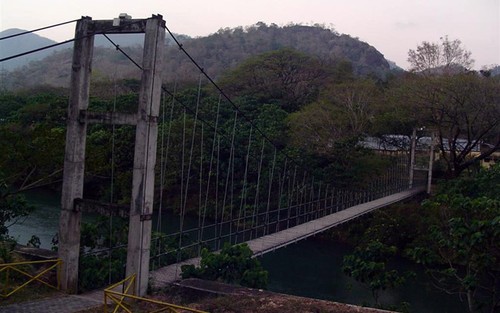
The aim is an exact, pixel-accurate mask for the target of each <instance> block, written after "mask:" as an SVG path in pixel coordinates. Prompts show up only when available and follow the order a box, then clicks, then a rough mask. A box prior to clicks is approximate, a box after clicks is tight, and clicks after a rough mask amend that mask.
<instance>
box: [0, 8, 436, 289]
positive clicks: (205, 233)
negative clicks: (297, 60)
mask: <svg viewBox="0 0 500 313" xmlns="http://www.w3.org/2000/svg"><path fill="white" fill-rule="evenodd" d="M70 22H76V32H75V37H74V38H72V39H70V40H67V41H65V42H63V43H68V42H74V50H73V61H72V75H71V82H70V88H71V94H70V100H69V110H68V119H67V137H66V154H65V161H64V176H63V185H62V200H61V206H62V209H61V215H60V230H59V250H58V251H59V256H60V258H61V259H62V260H63V262H64V263H63V264H64V266H63V271H62V278H63V280H62V286H63V289H65V290H66V291H68V292H76V291H77V290H78V287H77V285H78V270H79V269H78V264H79V258H80V251H81V247H80V223H81V215H82V213H83V214H85V213H86V212H98V213H101V214H103V215H105V216H108V217H109V220H110V237H112V235H113V219H116V218H117V217H116V216H121V217H127V218H128V219H129V222H128V225H129V226H128V240H127V242H126V243H125V244H124V245H122V246H112V247H111V246H110V247H109V249H108V250H105V251H103V250H100V251H87V252H88V253H96V254H101V255H102V254H107V255H109V258H110V259H111V258H112V257H113V256H112V255H113V254H112V251H113V250H115V249H125V248H126V251H127V260H126V274H127V276H128V275H130V274H137V277H138V281H139V284H138V294H140V295H143V294H145V292H146V289H147V284H148V278H149V277H150V275H151V276H152V277H153V279H154V282H155V283H156V284H157V285H161V284H163V283H167V282H171V281H173V280H175V279H177V278H178V277H179V274H180V266H181V265H182V264H195V263H197V262H199V256H200V251H201V250H202V249H203V248H206V249H209V250H211V251H217V250H219V249H221V247H222V246H223V245H224V244H226V243H229V244H237V243H243V242H246V243H247V244H248V245H249V247H250V248H251V249H252V251H253V252H254V254H255V255H256V256H258V255H262V254H265V253H267V252H270V251H274V250H276V249H278V248H281V247H284V246H287V245H289V244H292V243H294V242H297V241H298V240H302V239H304V238H307V237H309V236H313V235H315V234H318V233H320V232H323V231H325V230H327V229H329V228H331V227H334V226H336V225H339V224H341V223H344V222H346V221H349V220H352V219H355V218H357V217H359V216H361V215H363V214H366V213H368V212H371V211H373V210H375V209H378V208H382V207H385V206H388V205H390V204H393V203H396V202H400V201H404V200H406V199H408V198H410V197H413V196H415V195H416V194H418V193H421V192H423V191H425V188H426V185H427V184H428V182H429V180H428V179H429V177H419V176H418V175H416V174H415V173H416V172H415V171H414V169H415V137H414V138H413V140H412V144H411V147H407V148H402V149H401V150H399V151H394V152H393V153H392V154H390V155H385V156H377V157H380V158H381V159H383V160H384V162H383V164H384V165H383V166H381V167H380V168H377V169H372V170H370V172H369V174H368V175H367V176H369V179H367V178H364V179H360V180H359V181H356V182H353V183H352V184H351V185H347V184H346V183H345V182H343V181H340V180H339V179H337V178H335V177H331V176H329V175H328V172H327V171H325V170H324V169H322V168H314V167H311V165H310V164H304V163H303V162H302V161H299V159H300V158H298V157H297V155H296V154H294V151H292V150H287V149H283V148H282V147H281V145H280V144H279V139H280V138H279V135H278V137H277V135H276V133H278V134H279V133H280V132H279V129H276V128H273V126H272V125H266V124H263V122H262V121H261V119H262V118H263V117H267V120H269V118H271V119H273V118H274V116H273V112H272V111H269V110H268V111H266V110H264V109H263V108H255V112H253V114H249V112H248V111H244V110H242V109H240V107H239V106H238V105H237V104H236V103H235V102H233V100H232V99H231V98H230V97H229V96H227V94H226V93H225V92H224V91H223V89H222V88H221V87H220V86H219V85H218V84H217V82H216V80H215V79H213V78H212V77H210V75H209V73H206V71H205V70H204V69H203V67H202V66H201V65H200V63H198V61H197V60H194V59H193V58H192V57H191V55H190V54H189V52H188V51H187V50H186V49H185V48H184V46H183V45H182V44H181V43H180V42H179V41H178V40H177V38H176V37H175V35H174V34H173V33H172V32H171V31H170V30H169V29H168V27H167V26H166V25H165V21H164V20H163V18H162V16H161V15H153V16H152V17H151V18H148V19H131V18H130V17H127V16H122V17H120V18H118V19H114V20H95V21H94V20H92V19H91V18H90V17H83V18H81V19H79V20H75V21H70ZM68 23H69V22H68ZM62 24H64V23H60V24H56V25H54V26H59V25H62ZM44 29H45V28H44ZM123 33H144V34H145V37H144V46H143V55H142V60H136V59H134V58H133V57H131V56H130V55H129V54H127V52H126V51H125V49H123V48H122V47H120V46H119V45H117V44H116V43H114V42H113V40H112V39H111V38H110V36H108V35H113V34H123ZM23 34H25V33H21V34H18V35H16V36H21V35H23ZM166 34H168V35H169V36H171V38H172V40H173V41H174V42H175V44H176V45H177V47H178V49H177V52H176V53H180V54H181V55H182V56H183V57H184V59H185V60H186V62H187V63H188V64H189V65H190V71H193V72H194V73H195V77H197V81H196V83H195V84H188V87H187V88H186V86H181V84H180V83H178V82H176V81H171V82H165V81H163V77H164V76H165V73H164V71H165V70H166V71H168V69H164V64H163V61H164V60H165V58H169V55H165V54H164V53H165V52H164V50H165V36H166ZM99 35H102V36H105V37H106V38H107V39H108V40H109V41H110V43H111V44H113V45H114V46H115V47H116V51H117V52H116V53H119V54H122V55H123V56H125V57H126V59H127V60H128V61H130V64H131V65H132V66H134V67H136V68H137V69H138V70H139V72H140V73H141V74H140V75H141V77H140V79H141V87H140V91H139V94H138V97H137V102H138V103H137V109H136V110H135V112H119V111H118V109H120V103H118V102H117V101H116V99H117V97H116V95H115V101H114V104H113V107H112V108H111V110H108V111H92V110H91V109H89V91H90V76H91V75H90V74H91V70H92V58H93V44H94V37H95V36H99ZM10 37H12V36H9V38H10ZM9 38H7V37H6V38H0V40H5V39H9ZM52 46H54V45H51V46H50V47H52ZM50 47H49V48H50ZM41 49H44V48H39V49H35V50H33V51H27V52H25V53H21V54H18V55H14V56H10V57H6V58H3V59H1V60H0V62H3V61H7V60H9V59H12V58H16V57H20V56H23V55H26V54H28V53H34V52H36V51H39V50H41ZM169 51H172V50H169ZM102 124H104V125H107V126H102ZM95 125H100V126H99V127H107V128H105V129H106V130H108V131H109V136H110V138H111V140H110V142H111V145H112V148H111V152H112V153H111V154H110V159H109V162H110V168H111V170H110V173H109V181H110V187H109V192H108V194H109V195H110V196H109V198H108V199H98V200H97V199H94V200H90V199H86V198H85V188H84V187H85V185H84V178H85V155H86V138H87V133H88V132H89V131H92V129H91V127H93V126H95ZM130 127H132V128H135V142H134V143H130V142H129V144H128V145H127V144H125V145H122V146H120V145H119V144H118V141H119V139H123V138H122V137H120V136H122V135H123V133H124V132H126V131H125V130H127V129H130ZM120 130H124V131H122V132H120ZM127 147H128V148H130V147H132V149H133V150H134V156H133V159H132V160H131V159H126V158H125V159H124V158H123V155H126V153H124V149H125V148H127ZM117 154H121V156H117ZM430 156H431V157H430V162H429V164H432V153H430ZM120 158H122V159H120ZM429 168H430V166H429ZM427 170H428V172H427V171H426V172H425V174H427V173H430V170H429V169H427ZM127 171H128V173H130V174H131V175H129V176H128V177H132V179H131V180H132V182H131V190H129V194H126V195H125V194H123V192H120V191H117V190H115V189H117V187H116V185H117V182H116V180H117V178H116V176H117V175H119V174H120V173H123V172H127ZM420 173H422V171H420ZM124 199H126V200H127V201H129V203H130V204H129V205H125V206H123V205H119V203H123V201H124ZM165 212H173V213H174V214H175V215H176V216H178V222H177V225H176V226H177V227H176V229H174V230H166V228H165V225H164V222H162V221H163V220H164V218H163V215H162V214H165ZM187 217H190V218H189V222H188V219H187ZM153 219H155V220H156V225H153ZM162 223H163V224H162ZM153 232H154V234H153V235H152V233H153ZM124 262H125V261H124ZM150 272H151V273H150Z"/></svg>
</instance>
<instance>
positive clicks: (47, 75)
mask: <svg viewBox="0 0 500 313" xmlns="http://www.w3.org/2000/svg"><path fill="white" fill-rule="evenodd" d="M176 36H177V37H179V38H178V39H179V41H181V43H182V44H183V46H184V48H185V49H186V50H187V51H188V52H189V53H190V54H191V56H192V57H193V58H194V59H195V60H197V61H198V62H200V65H201V66H202V67H203V68H204V69H205V71H206V72H207V73H208V74H209V75H210V76H212V77H213V78H216V79H217V77H219V76H220V75H221V74H222V73H223V72H225V71H227V70H228V69H230V68H234V67H235V66H237V65H238V64H239V63H241V62H242V61H244V60H245V59H247V58H249V57H250V56H254V55H258V54H261V53H264V52H268V51H272V50H278V49H282V48H291V49H294V50H298V51H301V52H304V53H306V54H309V55H313V56H316V57H318V58H319V59H321V60H322V61H324V62H340V61H348V62H350V63H351V64H352V67H353V71H354V73H355V74H357V75H362V76H365V75H374V76H377V77H382V78H383V77H384V76H385V74H386V73H387V72H388V71H390V65H389V63H388V62H387V60H386V59H385V58H384V56H383V55H382V54H381V53H380V52H379V51H378V50H377V49H375V48H374V47H372V46H370V45H369V44H367V43H365V42H362V41H360V40H358V39H356V38H353V37H351V36H349V35H345V34H342V35H341V34H338V33H337V32H335V31H334V30H331V29H327V28H325V27H322V26H304V25H288V26H284V27H278V26H277V25H275V24H271V25H266V24H265V23H262V22H259V23H257V24H255V25H252V26H248V27H237V28H232V29H230V28H225V29H221V30H219V31H218V32H217V33H214V34H212V35H209V36H207V37H198V38H189V37H187V36H181V35H176ZM98 37H100V36H97V37H96V46H97V47H96V48H95V51H94V61H93V76H94V78H110V77H116V78H139V75H140V73H139V71H138V70H137V69H136V68H135V67H134V65H133V64H132V63H131V62H130V61H129V60H127V58H126V57H125V56H123V55H122V54H120V53H119V52H117V51H116V50H115V49H113V48H109V43H104V41H102V39H99V38H98ZM118 37H119V36H116V38H118ZM167 38H170V36H169V35H168V34H167ZM113 40H115V39H113ZM140 41H141V39H140V37H138V36H136V37H135V38H133V40H132V39H131V37H127V38H126V40H125V43H122V42H119V43H120V45H121V46H122V47H123V49H124V50H125V51H126V52H127V54H129V55H130V56H131V57H132V58H133V59H134V60H140V59H141V57H142V48H141V47H140V45H139V43H140ZM172 44H173V41H172V39H169V40H168V41H167V42H166V45H167V51H166V58H165V62H164V64H165V79H166V81H167V82H168V81H174V80H181V81H186V80H193V79H196V78H197V73H196V72H194V71H193V70H192V65H191V64H190V61H189V60H188V59H187V58H186V57H185V56H184V55H183V54H182V53H181V52H180V51H179V49H178V47H177V46H173V45H172ZM99 45H108V46H107V47H106V46H101V47H99ZM70 64H71V51H70V49H65V50H61V51H56V52H54V53H53V54H52V55H49V56H46V57H45V58H44V59H43V60H41V61H37V62H31V63H30V64H28V65H26V66H24V67H22V68H18V69H16V70H12V71H9V72H8V73H4V74H3V75H2V76H3V81H4V86H7V87H8V88H10V89H12V88H20V87H28V86H33V85H36V84H40V82H42V83H43V84H48V85H55V86H67V85H68V82H69V75H70V70H71V69H70V67H71V66H70Z"/></svg>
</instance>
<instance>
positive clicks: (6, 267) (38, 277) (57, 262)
mask: <svg viewBox="0 0 500 313" xmlns="http://www.w3.org/2000/svg"><path fill="white" fill-rule="evenodd" d="M44 263H49V264H50V263H53V264H52V265H51V266H49V267H47V268H45V269H43V270H42V271H41V272H39V273H37V274H35V275H32V274H30V273H28V272H26V271H24V270H22V269H20V268H18V267H21V266H23V265H34V264H44ZM61 265H62V260H61V259H51V260H39V261H22V262H12V263H4V264H0V273H3V272H5V284H4V286H3V292H2V293H1V294H0V296H1V297H2V298H8V297H10V296H11V295H13V294H14V293H16V292H18V291H19V290H21V289H23V288H24V287H26V286H27V285H29V284H30V283H31V282H34V281H38V282H39V283H42V284H44V285H45V286H47V287H50V288H53V289H56V290H59V289H60V276H61V275H60V271H61ZM54 268H56V270H57V275H56V276H57V278H56V284H55V285H53V284H51V283H50V282H48V281H44V280H42V278H43V276H44V275H45V274H47V273H48V272H50V271H51V270H52V269H54ZM11 270H12V271H14V272H17V273H20V274H21V275H23V276H26V277H28V278H29V280H28V281H26V282H24V283H23V284H21V285H20V286H17V287H15V288H14V289H12V290H11V291H8V290H9V289H10V279H9V278H10V275H9V274H10V271H11Z"/></svg>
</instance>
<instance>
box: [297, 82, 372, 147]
mask: <svg viewBox="0 0 500 313" xmlns="http://www.w3.org/2000/svg"><path fill="white" fill-rule="evenodd" d="M379 96H380V91H379V90H378V88H377V86H376V85H375V83H374V82H373V81H370V80H357V81H350V82H344V83H341V84H332V85H330V86H328V87H327V88H325V90H324V91H323V92H322V93H321V95H320V97H319V99H318V100H317V101H315V102H313V103H311V104H308V105H306V106H305V107H303V108H302V109H301V110H299V111H298V112H295V113H292V114H290V116H289V125H290V131H291V140H292V143H293V144H295V145H298V146H303V147H304V148H306V149H307V150H310V151H314V152H316V153H318V154H329V153H332V149H334V147H335V144H336V143H341V142H343V141H346V140H351V139H357V138H358V137H359V136H360V135H362V134H363V133H365V132H367V131H368V129H369V125H370V123H371V118H372V116H373V113H374V108H375V105H376V102H377V101H378V99H379Z"/></svg>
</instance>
